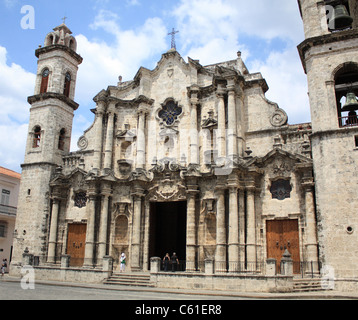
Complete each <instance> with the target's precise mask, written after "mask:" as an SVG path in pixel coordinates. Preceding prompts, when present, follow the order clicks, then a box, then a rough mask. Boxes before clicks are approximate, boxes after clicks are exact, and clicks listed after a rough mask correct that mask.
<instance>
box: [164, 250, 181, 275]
mask: <svg viewBox="0 0 358 320" xmlns="http://www.w3.org/2000/svg"><path fill="white" fill-rule="evenodd" d="M163 264H164V271H168V270H169V265H170V264H171V265H172V271H173V272H174V271H177V270H178V266H179V259H178V256H177V254H176V253H175V252H174V253H173V255H172V256H171V257H170V256H169V253H167V254H166V255H165V257H164V258H163Z"/></svg>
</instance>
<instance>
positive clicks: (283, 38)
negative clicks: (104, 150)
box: [0, 0, 310, 172]
mask: <svg viewBox="0 0 358 320" xmlns="http://www.w3.org/2000/svg"><path fill="white" fill-rule="evenodd" d="M26 5H28V6H31V7H32V8H33V10H34V13H35V15H34V17H33V18H34V19H33V21H34V29H24V28H23V27H22V24H21V22H22V20H23V19H24V17H25V16H26V14H24V13H21V9H22V8H23V7H24V6H26ZM64 16H66V17H67V19H66V24H67V26H68V27H69V28H70V29H71V30H72V32H73V34H74V36H75V37H76V39H77V42H78V50H77V51H78V53H79V54H80V55H81V56H82V57H83V59H84V62H83V64H82V65H81V66H80V69H79V73H78V84H77V89H76V98H75V100H76V102H78V103H79V104H80V108H79V110H78V111H77V112H76V114H75V119H74V125H73V134H72V146H73V147H72V149H73V150H72V151H75V150H76V143H77V139H78V137H79V136H80V135H81V134H82V133H83V131H84V130H86V129H87V128H88V127H89V126H90V125H91V123H92V121H93V114H92V113H91V112H90V109H91V108H94V107H95V104H94V102H93V101H92V99H93V97H94V96H95V95H96V94H97V93H98V92H99V91H100V90H102V89H105V88H107V86H108V85H114V84H116V83H117V81H118V76H119V75H121V76H122V77H123V80H124V81H125V80H130V79H132V78H133V77H134V76H135V74H136V72H137V70H138V69H139V68H140V67H141V66H144V67H146V68H149V69H152V68H154V67H155V65H156V63H157V62H158V61H159V60H160V58H161V54H162V53H164V52H166V51H167V50H169V49H170V41H171V39H170V37H169V36H168V35H167V34H168V32H170V31H171V29H172V28H173V27H174V28H176V29H177V30H179V31H180V32H179V34H178V35H177V39H176V40H177V41H176V44H177V50H178V52H179V53H180V54H181V55H182V57H183V58H184V59H185V60H187V57H188V56H189V57H191V58H193V59H198V60H200V63H201V64H203V65H207V64H212V63H216V62H221V61H225V60H232V59H235V58H236V53H237V51H241V52H242V56H243V59H244V61H245V63H246V65H247V67H248V69H249V70H250V72H252V73H254V72H261V73H262V74H263V76H264V77H265V78H266V80H267V82H268V85H269V87H270V90H269V92H268V93H267V98H268V99H270V100H272V101H274V102H276V103H278V104H279V106H280V107H281V108H283V109H284V110H286V112H287V113H288V116H289V122H290V123H291V124H294V123H302V122H309V121H310V114H309V104H308V97H307V80H306V76H305V74H304V72H303V69H302V66H301V62H300V60H299V56H298V53H297V49H296V47H297V45H298V44H299V43H300V42H301V41H302V40H303V26H302V21H301V18H300V15H299V10H298V5H297V1H296V0H285V1H283V0H270V1H267V0H250V1H244V0H166V1H164V0H87V1H84V0H72V1H69V0H61V1H58V0H52V1H48V0H47V1H46V0H0V27H1V30H2V31H1V34H0V134H1V136H2V141H1V144H0V166H4V167H7V168H10V169H12V170H15V171H18V172H20V171H21V169H20V164H21V163H22V162H23V159H24V150H25V142H26V135H27V123H28V118H29V105H28V104H27V102H26V101H27V96H30V95H32V94H33V90H34V83H35V73H36V68H37V60H36V57H35V55H34V51H35V50H36V48H38V46H39V45H40V44H41V45H43V42H44V39H45V36H46V34H47V33H49V32H50V31H51V30H52V29H53V28H54V27H56V26H58V25H60V24H61V23H62V20H61V18H63V17H64Z"/></svg>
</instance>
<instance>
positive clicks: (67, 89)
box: [63, 72, 71, 97]
mask: <svg viewBox="0 0 358 320" xmlns="http://www.w3.org/2000/svg"><path fill="white" fill-rule="evenodd" d="M70 87H71V75H70V74H69V73H68V72H67V73H66V76H65V85H64V88H63V94H64V95H65V96H66V97H69V96H70Z"/></svg>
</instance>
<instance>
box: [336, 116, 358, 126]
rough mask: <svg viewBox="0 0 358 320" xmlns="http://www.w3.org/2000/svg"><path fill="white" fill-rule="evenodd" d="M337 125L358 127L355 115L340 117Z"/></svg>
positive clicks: (357, 118) (357, 119)
mask: <svg viewBox="0 0 358 320" xmlns="http://www.w3.org/2000/svg"><path fill="white" fill-rule="evenodd" d="M339 126H340V128H346V127H358V117H357V116H348V117H340V118H339Z"/></svg>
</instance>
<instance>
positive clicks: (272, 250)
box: [266, 220, 300, 274]
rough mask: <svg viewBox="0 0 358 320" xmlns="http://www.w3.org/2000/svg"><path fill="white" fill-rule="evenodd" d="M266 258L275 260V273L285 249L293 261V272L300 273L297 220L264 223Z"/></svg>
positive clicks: (278, 268) (278, 269)
mask: <svg viewBox="0 0 358 320" xmlns="http://www.w3.org/2000/svg"><path fill="white" fill-rule="evenodd" d="M266 231H267V258H274V259H276V264H277V271H278V272H279V271H280V264H281V259H282V256H283V254H284V253H285V250H286V249H287V250H288V251H289V253H290V254H291V258H292V260H293V272H294V273H295V274H298V273H300V247H299V232H298V220H273V221H266Z"/></svg>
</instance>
